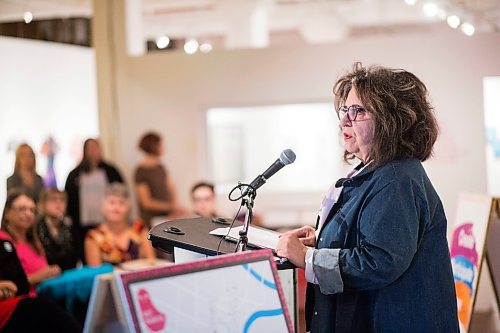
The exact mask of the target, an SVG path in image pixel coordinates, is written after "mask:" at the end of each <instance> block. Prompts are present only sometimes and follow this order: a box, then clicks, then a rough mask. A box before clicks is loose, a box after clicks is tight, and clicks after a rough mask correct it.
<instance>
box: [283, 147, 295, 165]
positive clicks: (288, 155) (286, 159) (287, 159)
mask: <svg viewBox="0 0 500 333" xmlns="http://www.w3.org/2000/svg"><path fill="white" fill-rule="evenodd" d="M295 158H296V156H295V153H294V152H293V150H291V149H285V150H283V151H282V152H281V155H280V161H281V163H283V164H284V165H288V164H292V163H293V162H295Z"/></svg>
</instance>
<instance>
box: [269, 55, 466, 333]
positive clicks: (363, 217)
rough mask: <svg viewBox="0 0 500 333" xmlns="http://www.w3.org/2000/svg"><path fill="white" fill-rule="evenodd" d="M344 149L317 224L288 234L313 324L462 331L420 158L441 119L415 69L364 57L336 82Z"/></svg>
mask: <svg viewBox="0 0 500 333" xmlns="http://www.w3.org/2000/svg"><path fill="white" fill-rule="evenodd" d="M333 93H334V95H335V107H336V111H337V115H338V118H339V125H340V130H341V133H342V138H343V140H344V147H345V152H344V158H345V159H346V160H352V159H354V158H356V159H357V160H358V161H359V162H358V164H357V166H356V167H355V168H354V169H353V170H352V171H351V172H350V173H349V174H348V175H347V177H346V178H341V179H339V181H337V182H336V183H335V184H333V185H332V186H331V187H330V190H329V191H328V193H327V195H326V196H325V198H324V200H323V202H322V205H321V209H320V213H319V216H318V219H317V225H316V228H313V227H310V226H306V227H302V228H300V229H297V230H294V231H291V232H288V233H285V234H283V235H282V236H281V237H280V240H279V242H278V245H277V249H276V252H277V254H278V255H279V256H281V257H285V258H288V259H289V260H290V261H291V262H292V263H293V264H294V265H296V266H297V267H300V268H304V269H305V274H306V279H307V281H308V282H309V284H308V287H307V301H306V322H307V330H310V331H311V332H313V333H314V332H458V331H459V327H458V319H457V300H456V295H455V288H454V282H453V273H452V268H451V261H450V255H449V250H448V244H447V240H446V216H445V213H444V209H443V205H442V203H441V200H440V198H439V196H438V194H437V192H436V190H435V189H434V187H433V185H432V183H431V181H430V180H429V178H428V177H427V174H426V172H425V170H424V168H423V166H422V163H421V162H423V161H425V160H427V159H428V158H429V157H430V156H431V155H432V150H433V146H434V143H435V141H436V138H437V135H438V125H437V121H436V117H435V115H434V110H433V107H432V105H431V104H430V103H429V100H428V93H427V88H426V86H425V85H424V83H423V82H422V81H420V80H419V79H418V78H417V77H416V76H415V75H414V74H412V73H410V72H408V71H405V70H402V69H390V68H386V67H381V66H373V67H369V68H366V67H363V66H362V65H361V64H360V63H356V64H354V66H353V69H352V71H351V72H349V73H347V74H345V75H343V76H342V77H340V78H339V79H338V81H337V82H336V84H335V85H334V89H333Z"/></svg>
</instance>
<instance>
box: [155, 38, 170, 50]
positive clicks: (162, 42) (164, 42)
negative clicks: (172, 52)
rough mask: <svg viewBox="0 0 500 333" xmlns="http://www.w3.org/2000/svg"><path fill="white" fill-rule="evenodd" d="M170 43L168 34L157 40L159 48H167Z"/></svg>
mask: <svg viewBox="0 0 500 333" xmlns="http://www.w3.org/2000/svg"><path fill="white" fill-rule="evenodd" d="M168 44H170V38H168V37H167V36H161V37H160V38H158V39H157V40H156V47H158V48H159V49H164V48H166V47H167V46H168Z"/></svg>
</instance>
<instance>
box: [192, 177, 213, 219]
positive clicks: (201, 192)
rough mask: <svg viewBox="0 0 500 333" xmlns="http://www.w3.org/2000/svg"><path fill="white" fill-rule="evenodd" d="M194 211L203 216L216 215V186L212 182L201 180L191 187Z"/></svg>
mask: <svg viewBox="0 0 500 333" xmlns="http://www.w3.org/2000/svg"><path fill="white" fill-rule="evenodd" d="M191 202H192V204H193V212H194V213H195V214H196V215H199V216H201V217H207V218H209V217H216V216H217V213H216V212H215V210H216V200H215V188H214V185H213V184H211V183H206V182H199V183H196V184H195V185H194V186H193V187H192V188H191Z"/></svg>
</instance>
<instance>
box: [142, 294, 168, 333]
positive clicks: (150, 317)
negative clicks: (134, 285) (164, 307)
mask: <svg viewBox="0 0 500 333" xmlns="http://www.w3.org/2000/svg"><path fill="white" fill-rule="evenodd" d="M137 295H138V297H139V306H140V310H141V315H142V320H143V321H144V323H145V324H146V326H147V327H148V328H149V329H150V330H151V331H153V332H158V331H160V330H162V329H163V328H164V327H165V324H166V323H167V320H166V315H165V314H163V313H161V312H160V311H158V309H156V308H155V306H154V304H153V302H152V301H151V297H149V293H148V292H147V291H146V289H139V292H138V293H137Z"/></svg>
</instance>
